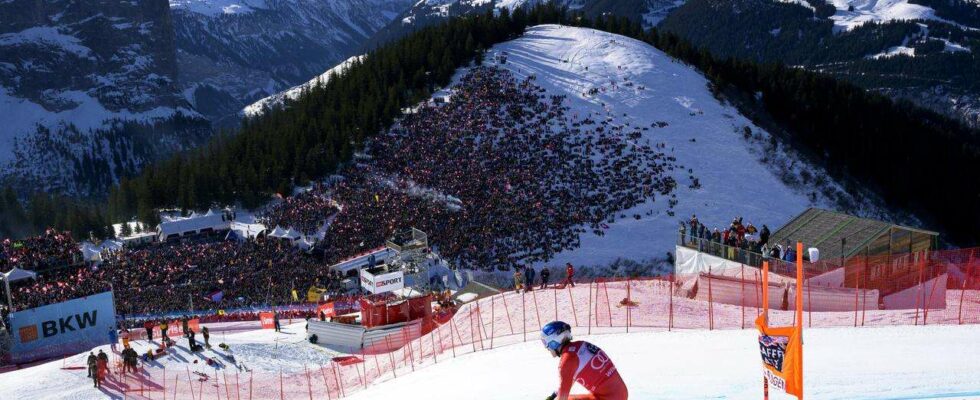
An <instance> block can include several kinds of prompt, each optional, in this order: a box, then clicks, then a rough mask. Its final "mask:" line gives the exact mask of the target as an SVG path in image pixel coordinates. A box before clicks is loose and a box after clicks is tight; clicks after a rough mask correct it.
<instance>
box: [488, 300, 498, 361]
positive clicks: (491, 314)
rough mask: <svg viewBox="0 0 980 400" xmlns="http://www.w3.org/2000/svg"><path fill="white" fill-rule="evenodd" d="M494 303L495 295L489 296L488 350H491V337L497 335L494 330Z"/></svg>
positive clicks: (495, 319) (495, 303)
mask: <svg viewBox="0 0 980 400" xmlns="http://www.w3.org/2000/svg"><path fill="white" fill-rule="evenodd" d="M496 305H497V296H490V350H493V337H494V336H496V335H497V333H496V332H495V331H494V328H495V327H496V322H497V318H496V314H495V313H494V309H496V308H497V307H496Z"/></svg>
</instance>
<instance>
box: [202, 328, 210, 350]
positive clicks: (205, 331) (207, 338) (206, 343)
mask: <svg viewBox="0 0 980 400" xmlns="http://www.w3.org/2000/svg"><path fill="white" fill-rule="evenodd" d="M201 336H204V347H207V348H209V349H210V348H211V340H210V339H211V332H210V331H208V327H206V326H205V327H203V328H201Z"/></svg>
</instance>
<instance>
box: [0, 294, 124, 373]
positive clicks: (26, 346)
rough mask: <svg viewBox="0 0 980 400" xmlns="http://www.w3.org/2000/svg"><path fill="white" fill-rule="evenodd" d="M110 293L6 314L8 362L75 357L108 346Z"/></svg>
mask: <svg viewBox="0 0 980 400" xmlns="http://www.w3.org/2000/svg"><path fill="white" fill-rule="evenodd" d="M115 315H116V309H115V304H114V303H113V300H112V292H105V293H99V294H95V295H91V296H88V297H82V298H78V299H74V300H69V301H65V302H61V303H56V304H49V305H46V306H42V307H37V308H32V309H28V310H23V311H18V312H15V313H13V314H10V325H11V328H12V332H13V335H14V340H13V342H14V343H13V346H12V349H11V361H12V362H15V363H24V362H30V361H34V360H40V359H45V358H50V357H59V356H62V355H65V354H76V353H80V352H83V351H87V350H89V349H91V348H93V347H95V346H99V345H103V344H107V343H109V333H110V331H112V330H113V329H115Z"/></svg>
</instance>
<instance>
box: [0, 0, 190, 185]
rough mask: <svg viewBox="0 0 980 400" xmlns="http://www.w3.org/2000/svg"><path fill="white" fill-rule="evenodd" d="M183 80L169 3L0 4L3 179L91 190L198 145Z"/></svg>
mask: <svg viewBox="0 0 980 400" xmlns="http://www.w3.org/2000/svg"><path fill="white" fill-rule="evenodd" d="M176 82H177V62H176V59H175V52H174V37H173V27H172V25H171V21H170V12H169V7H168V4H167V2H166V1H165V0H146V1H139V2H112V1H97V2H91V1H86V2H83V1H75V0H50V1H43V2H40V1H32V0H4V1H0V120H2V121H3V124H2V127H0V165H2V167H0V176H2V178H3V179H4V180H5V181H6V183H11V184H14V185H15V186H17V187H19V188H22V189H23V190H22V192H21V193H23V194H24V195H27V194H30V193H32V192H33V191H37V190H47V191H62V192H67V193H73V194H90V193H95V192H100V191H102V190H104V189H105V188H106V187H107V186H108V185H109V184H111V183H113V182H114V181H116V180H117V179H119V178H120V177H121V176H124V175H127V174H131V173H133V172H135V171H137V170H139V169H140V167H141V166H142V165H143V164H145V163H146V162H148V161H150V160H152V159H154V158H156V157H157V156H158V155H160V154H164V153H169V152H172V151H175V150H179V149H182V148H185V147H187V146H190V145H193V144H195V143H199V142H201V141H202V140H203V139H204V138H206V137H208V136H209V134H210V126H209V124H208V123H207V121H205V120H204V119H203V118H202V117H201V116H200V115H199V114H198V113H196V112H195V111H193V109H192V108H191V107H189V106H188V105H187V104H186V102H185V101H184V100H183V99H182V98H181V96H180V93H179V91H178V88H177V84H176Z"/></svg>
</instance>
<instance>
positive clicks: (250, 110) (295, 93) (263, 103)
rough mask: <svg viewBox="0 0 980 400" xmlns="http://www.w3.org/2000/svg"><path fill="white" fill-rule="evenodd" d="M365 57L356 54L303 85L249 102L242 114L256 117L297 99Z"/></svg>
mask: <svg viewBox="0 0 980 400" xmlns="http://www.w3.org/2000/svg"><path fill="white" fill-rule="evenodd" d="M363 58H364V56H354V57H351V58H348V59H346V60H344V62H342V63H340V64H337V66H335V67H333V68H330V69H328V70H327V72H324V73H322V74H320V75H318V76H317V77H315V78H313V79H310V80H309V81H307V82H305V83H303V84H301V85H296V86H293V87H292V88H289V89H288V90H284V91H282V92H279V93H276V94H274V95H272V96H269V97H266V98H263V99H261V100H259V101H256V102H254V103H252V104H249V105H248V106H247V107H245V108H244V109H242V115H244V116H246V117H254V116H256V115H260V114H262V113H263V112H265V111H266V110H268V109H270V108H276V107H281V106H282V105H283V104H285V103H286V102H287V101H288V100H295V99H296V98H298V97H299V96H300V95H301V94H303V91H304V90H307V89H309V88H312V87H315V86H316V85H322V84H324V83H326V82H327V81H328V80H330V78H332V77H334V76H339V75H341V74H343V73H344V70H346V69H347V68H348V67H349V66H350V65H351V64H354V63H356V62H359V61H361V60H362V59H363Z"/></svg>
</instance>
